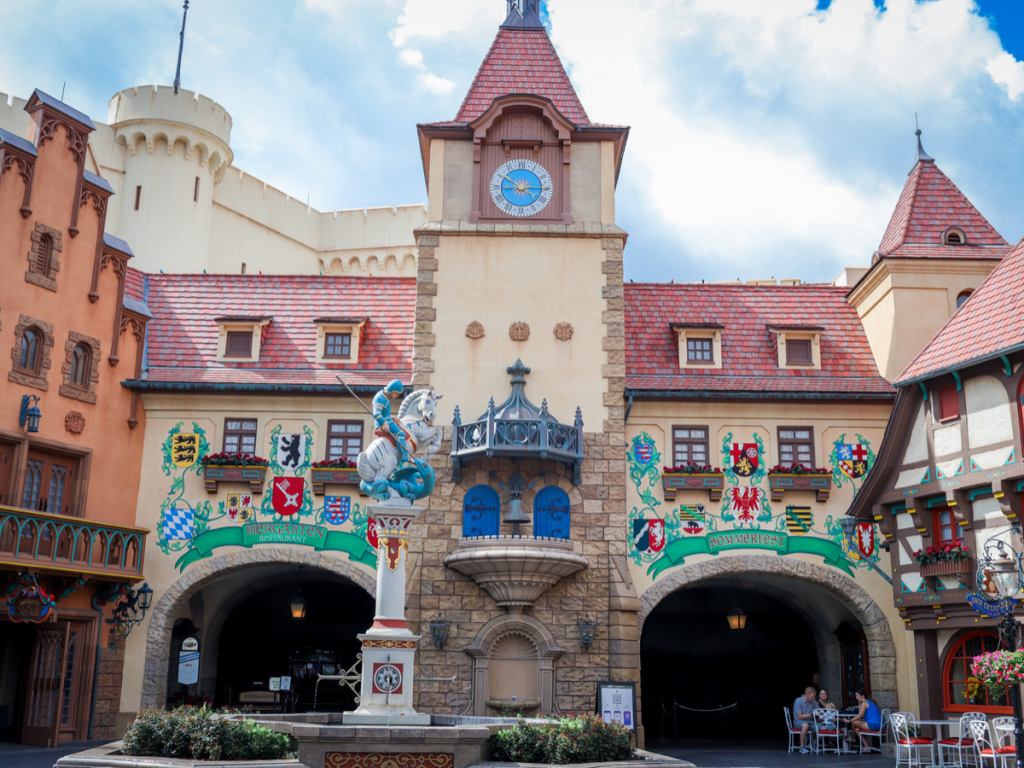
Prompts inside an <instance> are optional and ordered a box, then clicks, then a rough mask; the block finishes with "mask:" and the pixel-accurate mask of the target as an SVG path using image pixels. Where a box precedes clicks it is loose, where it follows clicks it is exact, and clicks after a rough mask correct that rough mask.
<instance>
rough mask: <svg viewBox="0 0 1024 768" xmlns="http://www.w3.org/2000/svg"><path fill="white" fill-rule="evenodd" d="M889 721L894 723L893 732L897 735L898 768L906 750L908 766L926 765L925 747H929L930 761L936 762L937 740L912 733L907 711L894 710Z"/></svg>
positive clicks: (931, 762)
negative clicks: (923, 756) (922, 753)
mask: <svg viewBox="0 0 1024 768" xmlns="http://www.w3.org/2000/svg"><path fill="white" fill-rule="evenodd" d="M889 722H890V723H891V724H892V732H893V735H894V736H895V737H896V766H897V768H899V765H900V762H901V760H900V756H901V755H902V754H903V752H904V750H905V751H906V754H907V765H908V766H912V765H925V763H924V761H923V760H921V750H922V749H924V748H925V747H927V748H928V754H929V760H928V763H930V764H934V763H935V742H934V741H932V740H931V739H926V738H924V737H922V736H911V735H910V729H909V728H908V725H912V723H908V721H907V713H906V712H894V713H893V714H891V715H890V716H889ZM915 757H916V759H915Z"/></svg>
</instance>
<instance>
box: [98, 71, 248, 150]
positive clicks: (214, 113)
mask: <svg viewBox="0 0 1024 768" xmlns="http://www.w3.org/2000/svg"><path fill="white" fill-rule="evenodd" d="M135 121H165V122H171V123H181V124H183V125H188V126H191V127H193V128H198V129H199V130H201V131H205V132H206V133H209V134H211V135H213V136H215V137H217V138H218V139H220V141H222V142H223V143H224V144H228V145H230V143H231V115H230V114H228V111H227V110H226V109H224V107H222V106H221V105H220V104H218V103H217V102H215V101H214V100H213V99H209V98H207V97H206V96H202V95H200V94H198V93H193V92H192V91H186V90H184V89H183V88H180V89H178V93H175V92H174V89H173V88H172V87H170V86H169V85H140V86H136V87H135V88H126V89H125V90H123V91H118V92H117V93H115V94H114V96H113V97H112V98H111V99H110V103H109V105H108V108H107V123H108V124H109V125H110V126H112V127H114V128H117V127H120V126H121V125H122V124H125V123H131V122H135Z"/></svg>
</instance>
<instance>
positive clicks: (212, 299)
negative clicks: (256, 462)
mask: <svg viewBox="0 0 1024 768" xmlns="http://www.w3.org/2000/svg"><path fill="white" fill-rule="evenodd" d="M132 271H134V270H132ZM136 276H138V273H136ZM148 278H149V308H150V310H151V311H152V313H153V315H154V319H153V320H152V321H150V323H149V331H148V335H147V344H148V347H147V348H148V370H147V371H146V372H144V375H143V378H144V379H149V380H150V381H161V382H193V383H197V384H198V383H204V384H209V383H240V384H251V383H268V384H272V383H278V384H331V385H337V384H338V381H337V379H336V378H335V375H336V374H339V373H340V374H342V375H343V376H344V377H345V379H346V381H351V383H353V384H355V383H360V384H377V383H385V382H387V381H389V380H390V379H392V378H402V379H407V378H408V373H409V372H410V371H411V370H412V334H413V323H414V317H415V306H416V281H415V279H413V278H400V277H329V276H285V275H161V274H158V275H149V276H148ZM140 282H141V281H140ZM253 314H262V315H269V316H271V317H272V318H273V319H272V320H271V321H270V323H269V324H268V325H266V326H265V327H264V328H263V341H262V345H261V348H260V360H259V362H258V363H225V362H218V361H217V359H216V358H217V341H218V335H219V331H220V329H219V326H218V325H217V323H216V322H215V320H214V318H217V317H225V316H240V315H253ZM321 317H368V318H369V320H368V321H367V322H366V324H365V325H364V326H363V328H362V336H361V339H360V346H359V361H358V362H357V363H350V364H339V363H331V364H325V363H316V362H315V359H316V338H317V328H316V325H315V324H314V322H313V321H314V320H315V319H316V318H321Z"/></svg>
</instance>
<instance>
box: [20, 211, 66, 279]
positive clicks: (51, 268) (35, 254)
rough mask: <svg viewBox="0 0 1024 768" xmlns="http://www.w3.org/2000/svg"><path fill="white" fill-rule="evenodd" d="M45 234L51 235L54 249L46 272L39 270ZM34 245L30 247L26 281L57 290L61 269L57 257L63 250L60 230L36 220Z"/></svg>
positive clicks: (33, 236)
mask: <svg viewBox="0 0 1024 768" xmlns="http://www.w3.org/2000/svg"><path fill="white" fill-rule="evenodd" d="M43 235H49V237H50V243H51V244H52V246H53V250H52V251H51V253H50V261H49V263H48V264H47V269H46V274H43V273H41V272H39V267H38V265H39V259H40V258H42V256H43V253H42V245H43ZM31 238H32V247H31V248H29V251H28V255H27V257H26V258H27V259H28V271H26V272H25V282H27V283H32V285H38V286H39V287H40V288H46V289H47V290H49V291H56V290H57V273H58V272H59V271H60V260H59V259H58V258H57V254H59V253H60V252H61V251H62V250H63V244H62V243H61V233H60V230H58V229H54V228H53V227H48V226H46V225H45V224H42V223H40V222H38V221H37V222H36V228H35V230H34V231H33V232H32V235H31Z"/></svg>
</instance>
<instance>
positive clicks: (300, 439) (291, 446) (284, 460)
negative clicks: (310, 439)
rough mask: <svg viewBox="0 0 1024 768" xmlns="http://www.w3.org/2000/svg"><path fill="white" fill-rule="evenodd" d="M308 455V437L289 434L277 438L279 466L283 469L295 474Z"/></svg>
mask: <svg viewBox="0 0 1024 768" xmlns="http://www.w3.org/2000/svg"><path fill="white" fill-rule="evenodd" d="M305 455H306V436H305V435H303V434H297V433H296V434H287V435H278V436H277V464H278V466H280V467H281V469H286V470H288V471H289V472H294V471H295V470H296V469H298V468H299V465H300V464H302V460H303V458H305Z"/></svg>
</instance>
